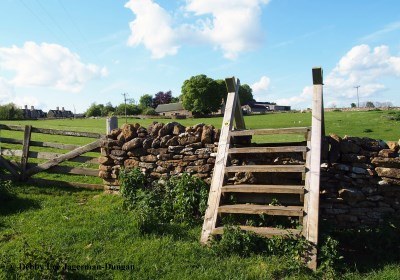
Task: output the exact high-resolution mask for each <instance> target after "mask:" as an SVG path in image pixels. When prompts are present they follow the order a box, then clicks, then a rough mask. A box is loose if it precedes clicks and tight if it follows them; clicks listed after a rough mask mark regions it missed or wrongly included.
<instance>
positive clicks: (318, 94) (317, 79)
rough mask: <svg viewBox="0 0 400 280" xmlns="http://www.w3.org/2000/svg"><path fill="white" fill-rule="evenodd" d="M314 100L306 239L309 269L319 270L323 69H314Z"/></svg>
mask: <svg viewBox="0 0 400 280" xmlns="http://www.w3.org/2000/svg"><path fill="white" fill-rule="evenodd" d="M312 74H313V100H312V119H311V126H312V128H311V155H310V166H309V169H310V170H309V180H310V183H309V190H308V194H307V196H308V198H307V199H308V203H307V209H306V212H307V225H306V227H305V228H306V231H305V237H306V239H307V240H308V241H309V242H310V245H311V248H310V252H309V253H310V254H309V259H308V267H309V268H311V269H313V270H316V268H317V244H318V218H319V185H320V168H321V143H322V135H323V133H324V125H323V122H324V113H323V77H322V69H321V68H313V69H312Z"/></svg>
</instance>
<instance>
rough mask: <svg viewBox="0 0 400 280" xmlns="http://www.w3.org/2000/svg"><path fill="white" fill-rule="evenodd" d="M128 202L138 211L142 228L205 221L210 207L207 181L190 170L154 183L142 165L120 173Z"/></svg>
mask: <svg viewBox="0 0 400 280" xmlns="http://www.w3.org/2000/svg"><path fill="white" fill-rule="evenodd" d="M119 180H120V183H121V194H122V196H123V197H124V200H125V203H124V204H125V206H126V207H127V208H128V209H132V210H133V211H134V212H135V215H136V220H137V225H138V229H139V231H140V232H147V233H148V232H153V231H156V230H157V228H158V226H159V225H164V224H189V225H193V224H196V223H199V222H201V219H202V215H203V214H204V212H205V210H206V207H207V199H208V189H207V185H206V184H205V183H204V182H203V181H202V180H201V179H199V178H197V177H192V176H190V175H189V174H182V175H181V176H176V177H171V178H170V179H169V180H167V181H164V180H160V181H158V182H155V183H153V185H150V184H149V183H148V182H146V178H145V176H144V175H143V174H142V173H141V172H140V170H139V169H133V170H130V171H126V170H124V171H122V172H121V174H120V177H119Z"/></svg>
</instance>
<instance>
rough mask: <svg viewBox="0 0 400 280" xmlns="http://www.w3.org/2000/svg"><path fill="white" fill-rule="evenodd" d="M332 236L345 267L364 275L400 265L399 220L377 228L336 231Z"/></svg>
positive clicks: (390, 221) (392, 220)
mask: <svg viewBox="0 0 400 280" xmlns="http://www.w3.org/2000/svg"><path fill="white" fill-rule="evenodd" d="M330 236H331V237H332V238H334V239H336V240H337V241H339V246H338V250H339V253H340V255H341V256H343V259H342V261H341V263H342V264H344V265H345V267H346V268H348V269H349V270H350V271H353V270H354V271H358V272H361V273H364V272H371V271H374V270H377V269H382V268H383V267H384V266H386V265H389V264H395V265H400V219H399V218H396V219H391V220H387V222H386V223H385V224H383V225H381V226H379V227H376V228H369V229H351V230H340V231H339V230H337V231H333V232H331V233H330Z"/></svg>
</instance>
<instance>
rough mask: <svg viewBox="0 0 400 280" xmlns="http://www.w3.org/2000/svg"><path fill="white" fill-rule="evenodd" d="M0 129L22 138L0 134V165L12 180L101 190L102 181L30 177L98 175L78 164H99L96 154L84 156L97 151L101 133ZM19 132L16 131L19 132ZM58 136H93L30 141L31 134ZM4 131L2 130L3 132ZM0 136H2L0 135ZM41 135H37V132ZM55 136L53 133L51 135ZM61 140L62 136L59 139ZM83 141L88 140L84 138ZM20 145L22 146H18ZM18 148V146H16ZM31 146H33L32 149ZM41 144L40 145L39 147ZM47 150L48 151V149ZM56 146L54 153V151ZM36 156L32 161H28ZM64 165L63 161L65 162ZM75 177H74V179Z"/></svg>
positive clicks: (27, 128)
mask: <svg viewBox="0 0 400 280" xmlns="http://www.w3.org/2000/svg"><path fill="white" fill-rule="evenodd" d="M0 131H9V132H13V133H11V134H21V132H23V138H22V139H16V138H8V137H0V164H1V165H2V166H3V167H4V168H5V169H6V170H7V171H8V172H9V173H10V174H9V176H10V177H11V179H12V180H18V181H28V182H32V183H39V184H42V185H43V184H50V185H60V186H61V185H62V186H74V187H83V188H89V189H103V185H102V184H92V183H84V182H82V181H84V180H78V181H79V182H77V181H73V180H69V179H68V180H67V181H59V180H49V179H48V178H32V176H34V175H36V174H38V173H40V172H43V171H46V172H50V173H58V174H75V175H84V176H92V177H98V169H95V168H87V167H81V166H79V163H80V164H81V165H82V164H83V165H92V166H93V165H94V164H97V163H98V157H99V155H97V154H96V156H93V155H89V156H87V155H83V154H85V153H88V152H96V153H99V152H100V145H101V141H102V140H101V139H102V138H103V137H104V135H102V134H98V133H91V132H77V131H64V130H55V129H45V128H35V127H32V126H30V125H26V126H15V125H2V124H1V125H0ZM18 131H19V133H18ZM34 133H35V134H42V135H43V134H45V135H46V134H47V135H57V136H60V137H67V136H68V137H69V136H72V137H85V138H92V139H93V141H91V142H90V143H88V144H85V145H82V146H80V145H75V144H64V143H60V142H61V141H60V139H57V140H56V141H55V142H44V141H32V140H31V138H32V134H34ZM2 134H4V133H2ZM1 136H3V135H1ZM38 136H39V138H40V135H38ZM52 137H53V138H54V136H52ZM61 139H62V140H64V139H63V138H61ZM84 142H87V140H86V141H84ZM21 146H22V147H21ZM18 147H21V149H18ZM31 147H35V148H34V150H36V151H32V150H31ZM39 147H40V148H39ZM49 149H50V151H49ZM55 149H56V151H57V152H54V150H55ZM30 159H35V160H34V161H35V162H32V163H31V162H29V160H30ZM67 162H69V163H68V164H63V165H62V163H67ZM75 180H76V178H75Z"/></svg>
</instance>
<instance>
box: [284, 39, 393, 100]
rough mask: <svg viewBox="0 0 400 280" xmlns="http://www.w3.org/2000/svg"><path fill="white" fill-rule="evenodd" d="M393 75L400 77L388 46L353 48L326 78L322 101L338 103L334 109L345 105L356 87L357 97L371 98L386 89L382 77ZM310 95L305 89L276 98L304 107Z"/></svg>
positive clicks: (354, 95)
mask: <svg viewBox="0 0 400 280" xmlns="http://www.w3.org/2000/svg"><path fill="white" fill-rule="evenodd" d="M393 76H398V77H399V76H400V57H399V56H392V55H391V54H390V51H389V47H388V46H385V45H382V46H379V47H375V48H373V49H371V47H370V46H368V45H358V46H355V47H353V48H352V49H351V50H350V51H348V52H347V53H346V54H345V55H344V56H343V57H342V58H341V59H340V60H339V62H338V63H337V64H336V66H335V68H334V69H333V70H332V71H331V72H330V73H329V74H328V75H327V76H326V79H325V80H324V84H325V89H324V95H325V101H327V102H335V103H336V102H337V103H340V104H337V105H338V106H348V101H349V100H350V99H352V100H354V98H355V97H356V95H357V91H356V89H355V88H354V87H355V86H357V85H360V88H359V96H360V98H363V97H371V96H374V95H376V94H378V93H380V92H382V91H383V90H385V89H386V86H385V84H384V83H383V80H384V78H387V77H393ZM311 93H312V87H309V86H308V87H305V88H304V89H303V92H302V93H301V94H300V95H298V96H293V97H291V98H287V99H280V100H278V103H282V104H288V105H292V106H294V105H300V104H301V105H305V104H306V103H309V102H310V101H311V96H312V95H311ZM328 99H331V100H330V101H328ZM332 100H333V101H332ZM338 100H340V102H339V101H338ZM306 106H307V105H306Z"/></svg>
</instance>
